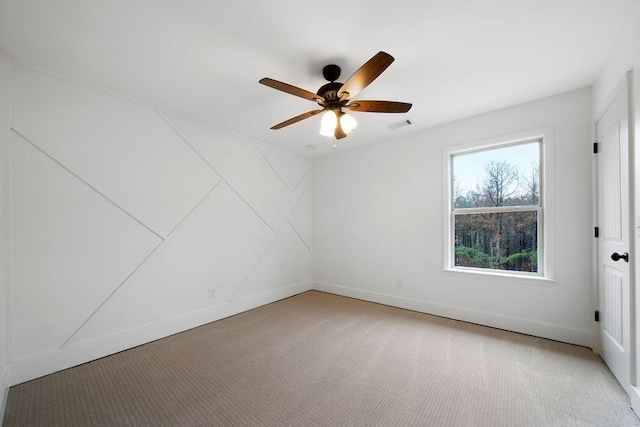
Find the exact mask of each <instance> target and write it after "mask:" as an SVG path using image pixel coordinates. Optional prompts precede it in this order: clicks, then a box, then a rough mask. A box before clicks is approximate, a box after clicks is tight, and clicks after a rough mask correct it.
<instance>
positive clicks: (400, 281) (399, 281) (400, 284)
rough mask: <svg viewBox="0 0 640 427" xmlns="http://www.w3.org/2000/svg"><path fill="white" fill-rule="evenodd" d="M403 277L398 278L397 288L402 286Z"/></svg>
mask: <svg viewBox="0 0 640 427" xmlns="http://www.w3.org/2000/svg"><path fill="white" fill-rule="evenodd" d="M402 287H403V286H402V279H397V280H396V288H402Z"/></svg>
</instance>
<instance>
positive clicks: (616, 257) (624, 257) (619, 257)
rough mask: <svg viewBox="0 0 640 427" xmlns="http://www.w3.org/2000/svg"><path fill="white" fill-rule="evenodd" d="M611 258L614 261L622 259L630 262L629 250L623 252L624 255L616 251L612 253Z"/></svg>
mask: <svg viewBox="0 0 640 427" xmlns="http://www.w3.org/2000/svg"><path fill="white" fill-rule="evenodd" d="M611 259H612V260H614V261H619V260H621V259H623V260H625V261H626V262H629V254H628V253H627V252H625V253H623V254H622V255H620V254H619V253H617V252H614V253H612V254H611Z"/></svg>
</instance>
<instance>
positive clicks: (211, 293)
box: [209, 288, 216, 298]
mask: <svg viewBox="0 0 640 427" xmlns="http://www.w3.org/2000/svg"><path fill="white" fill-rule="evenodd" d="M215 297H216V288H209V298H215Z"/></svg>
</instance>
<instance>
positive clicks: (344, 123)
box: [260, 52, 411, 139]
mask: <svg viewBox="0 0 640 427" xmlns="http://www.w3.org/2000/svg"><path fill="white" fill-rule="evenodd" d="M393 61H394V58H393V56H391V55H389V54H388V53H386V52H378V53H377V54H375V55H374V56H373V57H372V58H371V59H370V60H368V61H367V62H366V63H365V64H364V65H363V66H362V67H360V68H359V69H358V70H357V71H356V72H355V73H353V75H352V76H351V77H349V78H348V79H347V81H346V82H345V83H344V84H343V83H339V82H337V81H336V80H338V78H339V77H340V67H339V66H337V65H335V64H330V65H327V66H326V67H324V68H323V69H322V75H323V76H324V78H325V79H327V80H328V81H329V83H327V84H325V85H324V86H322V87H321V88H320V89H318V92H316V93H313V92H309V91H307V90H305V89H301V88H299V87H296V86H292V85H290V84H288V83H283V82H280V81H278V80H274V79H270V78H268V77H265V78H263V79H261V80H260V83H262V84H263V85H265V86H269V87H271V88H274V89H277V90H281V91H283V92H286V93H289V94H291V95H295V96H299V97H300V98H304V99H308V100H309V101H313V102H315V103H317V104H318V105H319V106H321V107H322V109H319V110H311V111H307V112H306V113H303V114H300V115H299V116H295V117H293V118H291V119H289V120H285V121H284V122H282V123H278V124H277V125H275V126H272V127H271V129H274V130H276V129H282V128H283V127H285V126H289V125H292V124H294V123H297V122H299V121H301V120H304V119H308V118H309V117H313V116H315V115H317V114H320V113H322V112H324V113H325V114H324V115H323V117H322V123H321V129H320V133H321V134H322V135H326V136H335V138H336V139H341V138H344V137H345V136H347V134H348V133H349V132H350V131H351V130H353V128H355V127H356V126H357V123H356V121H355V120H354V119H353V117H351V116H350V115H348V114H345V113H344V112H343V111H342V109H343V108H348V109H349V110H351V111H361V112H367V113H406V112H407V111H409V110H410V109H411V104H409V103H406V102H395V101H359V100H358V101H355V100H353V97H355V96H356V95H357V94H358V93H359V92H360V91H361V90H362V89H364V88H365V87H367V86H368V85H369V84H370V83H371V82H372V81H374V80H375V79H376V78H378V76H379V75H380V74H382V72H383V71H384V70H386V69H387V67H388V66H389V65H391V63H392V62H393Z"/></svg>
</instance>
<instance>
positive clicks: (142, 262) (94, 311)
mask: <svg viewBox="0 0 640 427" xmlns="http://www.w3.org/2000/svg"><path fill="white" fill-rule="evenodd" d="M164 242H165V241H164V240H163V241H161V242H160V243H158V245H157V246H156V247H155V248H153V250H152V251H151V252H149V253H148V254H147V256H146V257H144V259H143V260H142V261H141V262H140V264H138V265H137V266H136V268H134V269H133V270H132V271H131V273H129V275H128V276H127V277H125V279H124V280H123V281H122V282H121V283H120V284H119V285H118V286H117V287H116V288H115V289H114V290H113V292H111V293H110V294H109V296H108V297H107V298H105V299H104V301H102V302H101V303H100V305H99V306H98V307H96V309H95V310H93V313H91V315H90V316H89V317H87V318H86V319H85V320H84V322H82V324H81V325H80V326H78V328H77V329H76V330H75V331H73V333H72V334H71V335H70V336H69V338H67V339H66V340H65V341H64V342H63V343H62V345H61V346H60V348H66V347H68V346H69V343H70V342H71V340H72V339H73V337H74V336H75V335H76V334H77V333H78V331H79V330H80V329H82V328H83V326H84V325H86V324H87V323H88V322H89V321H90V320H91V319H92V318H93V316H95V314H96V313H97V312H99V311H100V309H102V307H104V305H105V304H106V303H107V302H108V301H109V300H110V299H111V298H112V297H113V296H114V295H115V294H116V293H117V292H118V291H119V290H120V288H122V286H123V285H124V284H125V283H127V280H129V278H130V277H131V276H133V275H134V274H135V273H136V271H138V269H139V268H140V267H142V265H143V264H144V263H145V262H147V260H148V259H149V258H150V257H151V256H152V255H153V253H154V252H155V251H156V250H158V248H159V247H160V246H162V244H163V243H164Z"/></svg>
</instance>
